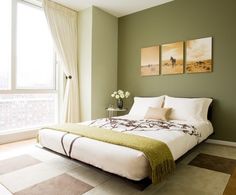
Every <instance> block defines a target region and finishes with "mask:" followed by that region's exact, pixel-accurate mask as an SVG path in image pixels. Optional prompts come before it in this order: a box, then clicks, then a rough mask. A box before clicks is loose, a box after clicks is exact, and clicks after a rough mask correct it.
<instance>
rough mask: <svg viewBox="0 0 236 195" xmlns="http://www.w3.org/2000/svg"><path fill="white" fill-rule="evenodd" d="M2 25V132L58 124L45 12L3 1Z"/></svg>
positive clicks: (0, 4)
mask: <svg viewBox="0 0 236 195" xmlns="http://www.w3.org/2000/svg"><path fill="white" fill-rule="evenodd" d="M0 25H1V36H0V43H1V44H0V132H1V131H5V130H13V129H14V130H15V129H26V128H32V127H39V126H43V125H48V124H54V123H56V122H57V119H58V90H57V78H58V76H57V69H56V58H55V56H56V55H55V52H54V50H53V43H52V38H51V36H50V32H49V29H48V26H47V21H46V18H45V16H44V13H43V10H42V9H41V8H40V7H38V6H36V5H33V4H30V3H28V1H27V2H24V1H20V0H7V1H2V2H0ZM2 29H3V30H2Z"/></svg>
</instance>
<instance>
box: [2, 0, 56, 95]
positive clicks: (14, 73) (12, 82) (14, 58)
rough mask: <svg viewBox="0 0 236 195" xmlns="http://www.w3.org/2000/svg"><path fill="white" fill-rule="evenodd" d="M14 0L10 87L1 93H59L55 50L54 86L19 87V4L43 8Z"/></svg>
mask: <svg viewBox="0 0 236 195" xmlns="http://www.w3.org/2000/svg"><path fill="white" fill-rule="evenodd" d="M11 1H12V22H11V39H12V41H11V67H10V77H11V78H10V84H9V86H10V88H9V89H0V94H30V93H33V94H39V93H58V92H59V90H58V89H59V85H58V84H59V82H58V79H59V78H58V75H59V70H58V69H59V68H58V61H57V59H56V52H54V56H53V58H54V64H53V66H54V73H53V81H54V88H52V89H30V88H29V89H28V88H17V86H16V85H17V84H16V82H17V81H16V79H17V78H16V77H17V51H16V50H17V47H16V46H17V45H16V44H17V4H18V3H23V4H27V6H32V7H34V8H36V9H42V7H41V6H40V5H38V4H37V5H36V4H34V3H33V2H31V1H30V0H27V1H26V0H11Z"/></svg>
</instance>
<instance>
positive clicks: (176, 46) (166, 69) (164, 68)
mask: <svg viewBox="0 0 236 195" xmlns="http://www.w3.org/2000/svg"><path fill="white" fill-rule="evenodd" d="M183 52H184V44H183V42H176V43H170V44H164V45H162V63H161V74H163V75H166V74H181V73H183V72H184V66H183V61H184V60H183V58H184V53H183Z"/></svg>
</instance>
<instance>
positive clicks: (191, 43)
mask: <svg viewBox="0 0 236 195" xmlns="http://www.w3.org/2000/svg"><path fill="white" fill-rule="evenodd" d="M184 43H185V44H184ZM184 46H185V48H184ZM184 51H185V52H184ZM160 56H161V58H160ZM185 58H186V60H185V63H184V59H185ZM160 64H161V66H160ZM212 69H213V63H212V37H206V38H200V39H194V40H187V41H185V42H183V41H180V42H176V43H168V44H163V45H161V47H160V46H159V45H158V46H151V47H145V48H141V76H154V75H160V72H161V74H162V75H169V74H183V73H203V72H212Z"/></svg>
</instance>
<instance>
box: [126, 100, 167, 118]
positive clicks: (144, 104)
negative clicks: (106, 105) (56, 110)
mask: <svg viewBox="0 0 236 195" xmlns="http://www.w3.org/2000/svg"><path fill="white" fill-rule="evenodd" d="M163 103H164V96H160V97H134V103H133V106H132V108H131V109H130V112H129V115H132V116H138V117H142V118H144V116H145V114H146V112H147V110H148V108H149V107H155V108H161V107H162V106H163Z"/></svg>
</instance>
